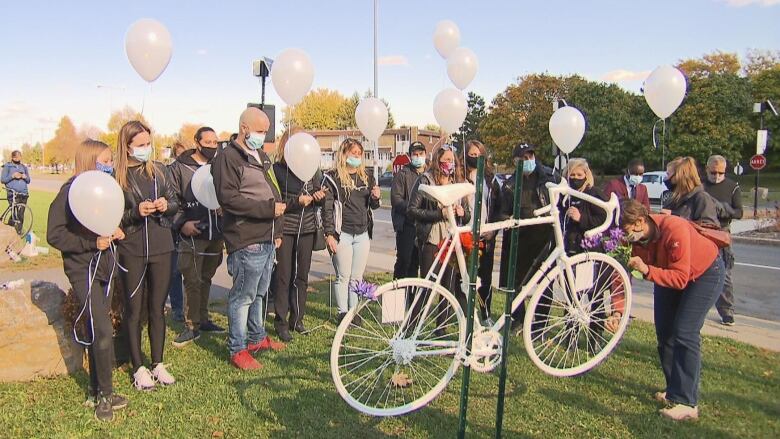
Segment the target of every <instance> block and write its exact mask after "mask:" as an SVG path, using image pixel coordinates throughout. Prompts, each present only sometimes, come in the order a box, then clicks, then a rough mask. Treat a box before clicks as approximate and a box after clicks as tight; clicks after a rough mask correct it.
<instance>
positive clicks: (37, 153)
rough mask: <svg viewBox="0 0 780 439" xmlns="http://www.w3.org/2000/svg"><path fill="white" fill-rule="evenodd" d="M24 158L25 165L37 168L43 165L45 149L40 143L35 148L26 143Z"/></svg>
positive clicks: (23, 151)
mask: <svg viewBox="0 0 780 439" xmlns="http://www.w3.org/2000/svg"><path fill="white" fill-rule="evenodd" d="M22 157H23V159H24V162H25V163H29V164H31V165H36V166H38V165H42V164H43V147H42V146H41V144H40V142H38V143H36V144H35V146H33V145H30V144H29V143H24V144H23V145H22Z"/></svg>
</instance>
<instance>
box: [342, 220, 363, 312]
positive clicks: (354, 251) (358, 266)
mask: <svg viewBox="0 0 780 439" xmlns="http://www.w3.org/2000/svg"><path fill="white" fill-rule="evenodd" d="M370 250H371V240H370V239H369V238H368V232H363V233H361V234H360V235H350V234H349V233H342V234H341V235H339V245H338V247H336V253H335V254H333V268H334V269H335V270H336V282H334V283H333V289H334V290H336V305H337V306H338V308H339V312H340V313H345V312H347V311H349V310H350V309H352V308H354V307H355V306H357V302H358V296H357V294H356V293H354V292H352V291H350V288H349V284H350V283H351V282H352V281H360V280H363V272H364V271H366V263H368V253H369V251H370Z"/></svg>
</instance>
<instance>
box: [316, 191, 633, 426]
mask: <svg viewBox="0 0 780 439" xmlns="http://www.w3.org/2000/svg"><path fill="white" fill-rule="evenodd" d="M547 187H548V189H549V193H550V204H549V205H548V206H546V207H543V208H541V209H538V210H536V211H535V212H534V215H535V217H534V218H530V219H515V218H511V219H508V220H505V221H500V222H495V223H488V224H483V225H482V228H481V232H488V231H494V230H502V229H507V228H512V227H524V226H530V225H536V224H550V225H552V228H553V235H554V244H555V247H554V248H553V249H552V250H551V252H550V254H549V256H548V257H547V258H546V259H545V260H544V262H542V264H541V266H540V267H539V269H538V270H537V271H536V272H535V273H534V275H533V276H532V277H531V278H530V280H529V281H528V282H527V283H526V284H525V285H523V287H522V289H521V290H520V291H519V293H518V294H517V296H516V297H515V299H514V301H513V302H512V307H511V308H512V310H513V311H514V310H516V309H517V308H518V307H520V306H521V304H523V302H524V300H525V299H526V298H527V297H530V301H529V302H528V307H527V310H526V312H525V318H524V320H523V331H522V333H523V341H524V344H525V348H526V351H527V353H528V355H529V357H530V358H531V360H532V361H533V363H534V364H535V365H536V366H538V367H539V368H540V369H541V370H542V371H544V372H545V373H548V374H550V375H554V376H558V377H570V376H575V375H579V374H582V373H585V372H587V371H589V370H591V369H593V368H594V367H595V366H597V365H598V364H599V363H600V362H602V361H603V360H604V359H605V358H607V357H608V356H609V355H610V353H612V351H613V350H614V349H615V348H616V347H617V345H618V344H619V342H620V340H621V338H622V336H623V334H624V332H625V330H626V327H627V325H628V322H629V314H630V310H631V283H630V282H629V278H628V275H627V274H626V271H625V270H624V269H623V267H622V266H621V264H620V263H618V262H617V261H616V260H615V259H614V258H612V257H610V256H608V255H606V254H603V253H597V252H584V253H579V254H576V255H574V256H567V255H566V252H565V250H564V244H563V230H562V228H561V222H560V216H559V209H558V202H559V200H561V197H565V196H569V197H576V198H581V199H583V200H585V201H586V202H589V203H592V204H595V205H596V206H599V207H601V208H602V209H604V210H605V211H606V212H607V218H606V221H605V222H604V223H603V224H601V225H600V226H598V227H596V228H594V229H591V230H588V231H587V232H586V233H585V235H586V236H594V235H595V234H598V233H602V232H604V231H606V230H607V229H608V228H609V227H610V225H611V224H612V222H613V218H615V216H616V215H617V216H619V204H618V200H617V198H616V197H615V195H614V194H613V195H612V198H611V199H610V200H609V201H608V202H605V201H603V200H600V199H598V198H595V197H592V196H589V195H587V194H584V193H582V192H580V191H577V190H574V189H571V188H570V187H569V186H568V185H567V184H566V182H565V180H564V181H562V182H561V183H560V184H552V183H548V184H547ZM419 190H420V191H421V192H423V194H425V195H426V196H427V197H429V198H431V199H433V200H436V201H438V202H439V203H440V204H441V205H443V206H447V220H448V238H447V239H446V240H445V242H444V245H442V246H441V249H440V250H439V254H438V255H437V257H436V262H435V263H434V264H433V266H432V267H431V269H430V270H429V272H428V273H427V275H426V276H425V279H420V278H407V279H398V280H394V281H392V282H390V283H387V284H385V285H382V286H380V287H379V288H378V289H377V290H376V293H375V298H374V299H365V300H360V301H359V303H358V305H357V306H356V307H355V308H353V309H352V310H350V311H349V312H348V313H347V315H346V316H345V317H344V319H343V320H342V322H341V324H340V325H339V327H338V329H337V330H336V335H335V338H334V340H333V346H332V348H331V355H330V364H331V374H332V376H333V381H334V383H335V385H336V389H337V390H338V392H339V394H340V395H341V396H342V398H344V400H345V401H346V402H347V403H348V404H349V405H350V406H352V407H353V408H355V409H357V410H359V411H360V412H363V413H366V414H369V415H373V416H397V415H402V414H405V413H409V412H411V411H414V410H417V409H419V408H421V407H424V406H425V405H426V404H428V403H429V402H430V401H432V400H433V399H434V398H435V397H436V396H437V395H439V393H441V392H442V391H443V390H444V389H445V387H446V386H447V384H448V383H449V381H450V380H451V379H452V377H453V376H454V375H455V372H456V371H457V369H458V366H460V365H461V364H464V365H469V366H470V367H471V368H472V369H474V370H476V371H479V372H489V371H492V370H493V369H494V368H495V367H496V366H497V365H498V364H499V363H500V361H501V355H502V343H503V340H502V336H501V332H500V330H501V328H502V326H503V325H504V324H507V323H508V322H506V320H507V319H506V318H505V316H503V315H502V316H501V317H500V318H499V319H498V320H497V321H496V322H495V324H493V325H492V326H489V327H485V326H482V324H481V323H480V321H479V318H477V316H478V313H477V312H476V308H477V307H476V306H475V307H474V308H475V318H474V331H473V336H472V338H473V343H468V342H467V340H466V317H465V312H464V310H463V309H461V307H460V305H459V303H458V301H457V300H456V298H455V296H454V295H453V293H452V292H450V291H448V290H447V289H446V288H444V287H443V286H442V285H441V278H442V275H443V273H444V270H445V268H446V266H447V264H448V263H449V261H450V258H451V257H452V255H453V253H454V254H455V256H456V260H457V267H458V269H459V272H460V273H461V276H462V284H461V288H462V290H463V291H468V286H469V276H468V270H467V266H466V256H465V255H464V252H463V248H462V246H461V242H460V233H462V232H471V230H470V226H458V225H457V223H456V220H455V212H454V208H453V206H454V204H456V203H457V202H459V200H461V199H462V198H463V197H466V196H468V195H471V194H473V193H474V191H475V188H474V185H470V184H466V183H461V184H452V185H447V186H427V185H421V186H420V188H419ZM522 245H523V243H522V242H521V243H519V247H518V251H522ZM502 257H506V256H505V255H502ZM413 310H414V311H413ZM510 320H511V319H510ZM608 321H609V323H607V322H608ZM469 345H471V346H469Z"/></svg>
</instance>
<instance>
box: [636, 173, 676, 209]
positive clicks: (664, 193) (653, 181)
mask: <svg viewBox="0 0 780 439" xmlns="http://www.w3.org/2000/svg"><path fill="white" fill-rule="evenodd" d="M665 179H666V171H652V172H645V173H644V175H643V176H642V184H643V185H645V187H646V188H647V196H648V197H650V201H653V202H656V203H661V204H663V203H664V202H665V201H666V199H667V198H669V195H671V191H670V190H669V189H667V188H666V185H665V184H664V180H665Z"/></svg>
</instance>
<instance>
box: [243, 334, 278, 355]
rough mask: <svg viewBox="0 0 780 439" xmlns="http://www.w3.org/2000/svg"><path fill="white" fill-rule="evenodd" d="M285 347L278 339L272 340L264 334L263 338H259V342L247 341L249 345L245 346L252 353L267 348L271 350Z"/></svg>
mask: <svg viewBox="0 0 780 439" xmlns="http://www.w3.org/2000/svg"><path fill="white" fill-rule="evenodd" d="M286 347H287V345H286V344H284V343H282V342H278V341H273V339H271V337H270V336H267V335H266V336H265V338H264V339H262V340H260V342H259V343H249V346H247V347H246V349H247V350H248V351H249V352H251V353H253V354H254V353H255V352H258V351H267V350H269V349H270V350H272V351H281V350H282V349H284V348H286Z"/></svg>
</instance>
